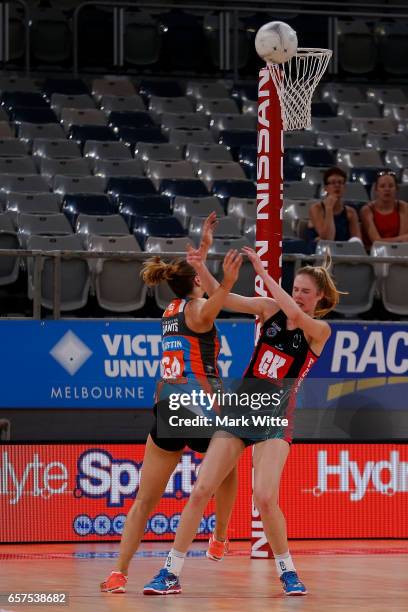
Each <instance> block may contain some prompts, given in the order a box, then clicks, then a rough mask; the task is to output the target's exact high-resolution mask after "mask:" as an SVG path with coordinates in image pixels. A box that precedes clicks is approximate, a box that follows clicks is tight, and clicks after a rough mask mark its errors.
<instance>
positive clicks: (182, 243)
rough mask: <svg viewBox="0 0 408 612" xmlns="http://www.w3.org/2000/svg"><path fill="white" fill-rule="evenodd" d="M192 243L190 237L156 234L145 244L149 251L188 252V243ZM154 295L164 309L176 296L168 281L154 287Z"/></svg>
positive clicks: (157, 302)
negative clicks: (159, 235)
mask: <svg viewBox="0 0 408 612" xmlns="http://www.w3.org/2000/svg"><path fill="white" fill-rule="evenodd" d="M188 244H191V240H190V238H187V237H182V238H169V237H167V238H160V237H156V236H150V237H149V238H148V239H147V241H146V244H145V250H146V251H147V252H148V253H152V254H154V253H163V252H170V253H182V254H183V255H184V254H185V252H186V249H187V245H188ZM154 296H155V300H156V304H157V305H158V307H159V308H161V309H162V310H164V309H165V308H167V306H168V304H169V303H170V302H171V301H172V300H174V298H175V297H176V295H175V293H173V291H172V290H171V289H170V287H169V286H168V284H167V283H160V285H157V286H156V287H155V288H154Z"/></svg>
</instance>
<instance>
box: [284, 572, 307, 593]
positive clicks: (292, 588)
mask: <svg viewBox="0 0 408 612" xmlns="http://www.w3.org/2000/svg"><path fill="white" fill-rule="evenodd" d="M280 581H281V582H282V585H283V590H284V591H285V593H286V595H306V593H307V590H306V587H305V585H304V584H303V582H300V580H299V577H298V575H297V573H296V572H283V574H282V576H281V577H280Z"/></svg>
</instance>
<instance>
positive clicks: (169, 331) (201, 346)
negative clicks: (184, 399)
mask: <svg viewBox="0 0 408 612" xmlns="http://www.w3.org/2000/svg"><path fill="white" fill-rule="evenodd" d="M190 299H191V298H185V299H174V300H173V301H172V302H171V303H170V304H169V305H168V307H167V309H166V310H165V312H164V314H163V317H162V320H161V326H162V360H161V379H160V381H159V382H158V383H157V389H156V397H155V406H154V417H155V420H154V424H153V427H152V429H151V431H150V435H151V437H152V438H153V440H154V442H155V443H156V444H157V446H159V447H160V448H162V449H163V450H169V451H175V450H181V449H183V448H184V447H185V446H189V447H190V448H191V449H192V450H196V451H197V452H201V453H202V452H205V451H206V450H207V447H208V444H209V442H210V438H211V435H212V433H213V431H214V430H213V428H212V427H210V426H209V427H202V428H201V427H197V426H195V427H192V428H190V429H189V428H187V427H186V428H183V427H171V426H170V425H169V417H171V416H175V415H177V416H178V417H180V418H181V417H186V418H192V417H194V416H200V415H201V416H210V414H209V411H208V410H207V408H206V406H204V405H201V404H200V405H196V404H191V405H188V406H184V407H183V406H182V407H180V408H178V409H177V410H170V409H169V397H170V395H173V396H174V394H178V395H181V394H190V395H191V394H192V392H193V391H196V392H199V391H200V390H203V391H205V392H206V393H210V394H213V393H216V392H217V391H219V390H220V389H221V379H220V377H219V372H218V365H217V359H218V355H219V351H220V341H219V338H218V333H217V329H216V327H215V325H214V326H213V327H212V329H211V330H210V331H208V332H203V333H197V332H194V331H193V330H191V329H190V328H189V327H188V325H187V323H186V318H185V314H184V309H185V307H186V305H187V304H188V302H189V301H190ZM201 436H202V437H201Z"/></svg>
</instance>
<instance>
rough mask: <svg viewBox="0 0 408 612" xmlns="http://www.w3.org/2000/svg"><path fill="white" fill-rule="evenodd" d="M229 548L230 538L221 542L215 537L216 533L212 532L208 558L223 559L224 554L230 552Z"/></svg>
mask: <svg viewBox="0 0 408 612" xmlns="http://www.w3.org/2000/svg"><path fill="white" fill-rule="evenodd" d="M228 548H229V542H228V540H225V541H224V542H220V541H219V540H216V539H215V538H214V534H213V533H212V534H211V536H210V539H209V542H208V549H207V552H206V553H205V554H206V556H207V557H208V559H212V560H213V561H221V560H222V558H223V557H224V555H226V554H227V553H228Z"/></svg>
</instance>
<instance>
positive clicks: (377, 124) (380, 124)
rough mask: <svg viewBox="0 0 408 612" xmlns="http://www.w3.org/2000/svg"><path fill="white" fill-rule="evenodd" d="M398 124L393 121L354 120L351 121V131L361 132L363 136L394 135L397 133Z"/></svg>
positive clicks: (384, 119)
mask: <svg viewBox="0 0 408 612" xmlns="http://www.w3.org/2000/svg"><path fill="white" fill-rule="evenodd" d="M396 128H397V123H396V121H394V120H393V119H389V118H381V119H353V120H352V121H351V130H352V131H353V132H360V133H361V134H368V133H377V134H378V133H382V134H392V133H393V132H395V131H396Z"/></svg>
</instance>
